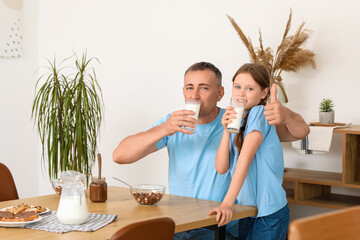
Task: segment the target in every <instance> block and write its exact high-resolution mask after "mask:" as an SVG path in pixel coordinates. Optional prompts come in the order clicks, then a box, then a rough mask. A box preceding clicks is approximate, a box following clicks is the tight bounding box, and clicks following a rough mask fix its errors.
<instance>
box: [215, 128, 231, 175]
mask: <svg viewBox="0 0 360 240" xmlns="http://www.w3.org/2000/svg"><path fill="white" fill-rule="evenodd" d="M229 157H230V133H229V132H228V131H227V130H226V128H224V133H223V136H222V138H221V142H220V145H219V148H218V150H217V152H216V158H215V169H216V171H217V172H218V173H219V174H224V173H226V172H227V171H228V170H229V167H230V160H229Z"/></svg>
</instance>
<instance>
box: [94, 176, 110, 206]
mask: <svg viewBox="0 0 360 240" xmlns="http://www.w3.org/2000/svg"><path fill="white" fill-rule="evenodd" d="M106 199H107V183H106V182H105V178H104V177H103V178H97V177H93V178H92V181H91V183H90V200H91V201H93V202H105V201H106Z"/></svg>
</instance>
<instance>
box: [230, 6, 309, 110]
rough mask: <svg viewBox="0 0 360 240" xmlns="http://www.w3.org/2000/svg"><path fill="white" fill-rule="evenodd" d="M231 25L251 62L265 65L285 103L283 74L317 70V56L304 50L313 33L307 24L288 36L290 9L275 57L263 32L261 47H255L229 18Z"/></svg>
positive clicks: (260, 39) (260, 37) (260, 40)
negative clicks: (266, 42) (265, 41)
mask: <svg viewBox="0 0 360 240" xmlns="http://www.w3.org/2000/svg"><path fill="white" fill-rule="evenodd" d="M227 17H228V18H229V20H230V22H231V24H232V25H233V27H234V28H235V30H236V32H237V33H238V34H239V36H240V39H241V41H242V42H243V44H244V45H245V47H246V48H247V49H248V51H249V55H250V61H251V62H254V63H260V64H262V65H264V66H265V67H266V68H267V69H268V71H269V74H270V77H271V84H273V83H276V84H277V85H278V87H279V90H280V92H281V93H280V94H282V95H283V98H284V99H283V101H284V102H285V103H287V102H288V97H287V94H286V92H285V88H284V84H283V83H282V78H281V73H282V72H298V71H299V70H300V69H301V68H303V67H306V66H311V67H312V68H314V69H315V68H316V64H315V59H314V57H315V54H314V53H313V52H312V51H311V50H309V49H304V48H303V46H304V45H305V44H306V42H307V40H308V39H309V37H310V34H311V31H310V30H308V29H306V28H304V26H305V22H302V23H301V24H300V26H299V27H298V29H297V30H296V32H295V34H294V35H291V36H288V33H289V30H290V26H291V18H292V11H291V9H290V15H289V19H288V21H287V24H286V28H285V32H284V35H283V37H282V41H281V43H280V45H279V46H278V48H277V50H276V52H275V55H274V53H273V50H272V49H271V48H270V47H267V48H265V47H264V46H263V40H262V35H261V31H260V30H259V47H254V46H253V44H252V42H251V39H250V38H248V37H246V36H245V34H244V33H243V31H242V30H241V28H240V27H239V26H238V25H237V23H236V22H235V20H234V19H233V18H232V17H230V16H228V15H227Z"/></svg>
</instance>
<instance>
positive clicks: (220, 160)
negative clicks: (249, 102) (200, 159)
mask: <svg viewBox="0 0 360 240" xmlns="http://www.w3.org/2000/svg"><path fill="white" fill-rule="evenodd" d="M234 114H236V111H234V108H233V107H227V108H226V112H225V113H224V115H223V117H222V119H221V124H222V125H223V127H224V132H223V136H222V138H221V142H220V145H219V148H218V150H217V152H216V157H215V169H216V171H217V172H218V173H219V174H224V173H226V172H227V171H228V170H229V167H230V162H229V156H230V133H229V132H228V131H227V130H226V129H227V125H228V124H229V123H231V122H232V120H233V119H235V118H236V117H235V115H234Z"/></svg>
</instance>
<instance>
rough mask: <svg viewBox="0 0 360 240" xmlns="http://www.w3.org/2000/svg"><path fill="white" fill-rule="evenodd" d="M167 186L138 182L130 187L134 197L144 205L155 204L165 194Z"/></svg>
mask: <svg viewBox="0 0 360 240" xmlns="http://www.w3.org/2000/svg"><path fill="white" fill-rule="evenodd" d="M165 189H166V187H165V186H162V185H156V184H138V185H134V186H132V187H131V188H130V193H131V195H132V196H133V197H134V199H135V200H136V201H137V202H138V203H139V204H140V205H142V206H155V205H156V204H157V203H158V202H159V201H160V200H161V198H162V197H163V196H164V194H165Z"/></svg>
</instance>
